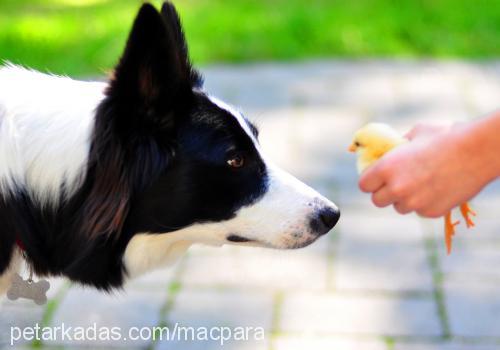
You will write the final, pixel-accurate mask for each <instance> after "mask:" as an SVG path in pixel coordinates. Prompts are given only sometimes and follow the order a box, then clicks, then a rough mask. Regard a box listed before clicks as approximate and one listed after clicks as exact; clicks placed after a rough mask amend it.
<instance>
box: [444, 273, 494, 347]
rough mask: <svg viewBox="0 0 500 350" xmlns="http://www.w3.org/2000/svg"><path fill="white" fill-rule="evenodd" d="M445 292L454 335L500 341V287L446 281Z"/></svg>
mask: <svg viewBox="0 0 500 350" xmlns="http://www.w3.org/2000/svg"><path fill="white" fill-rule="evenodd" d="M490 268H494V267H493V266H490ZM444 291H445V301H446V309H447V312H448V318H449V323H450V328H451V333H452V334H453V335H456V336H463V337H497V338H500V322H498V317H499V316H498V315H500V284H497V285H496V286H484V285H478V284H477V283H473V282H472V283H469V284H468V285H465V284H463V283H453V282H446V283H445V284H444Z"/></svg>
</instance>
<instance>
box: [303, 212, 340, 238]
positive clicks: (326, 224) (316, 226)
mask: <svg viewBox="0 0 500 350" xmlns="http://www.w3.org/2000/svg"><path fill="white" fill-rule="evenodd" d="M339 219H340V211H339V210H338V209H337V208H334V207H324V208H322V209H320V210H318V212H317V213H315V214H313V217H312V218H311V221H310V223H309V224H310V226H311V229H312V231H313V232H314V233H316V234H317V235H318V236H321V235H324V234H325V233H327V232H328V231H330V230H331V229H332V228H333V227H334V226H335V225H336V224H337V222H338V221H339Z"/></svg>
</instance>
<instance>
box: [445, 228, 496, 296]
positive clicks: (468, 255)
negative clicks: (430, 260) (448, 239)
mask: <svg viewBox="0 0 500 350" xmlns="http://www.w3.org/2000/svg"><path fill="white" fill-rule="evenodd" d="M464 234H466V233H464ZM477 234H478V235H479V234H481V233H479V232H478V233H477ZM440 255H441V258H440V262H441V268H442V271H443V272H444V274H445V278H446V280H447V281H453V282H461V283H463V284H464V285H470V284H471V283H474V284H488V285H491V286H496V287H497V288H498V291H499V292H500V271H499V270H498V269H496V268H495V267H496V266H500V245H498V244H496V245H491V246H487V245H483V246H476V245H467V244H465V243H464V242H463V241H459V240H457V241H455V242H454V248H453V251H452V254H451V255H446V253H445V252H444V251H441V252H440Z"/></svg>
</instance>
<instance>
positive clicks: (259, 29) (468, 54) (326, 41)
mask: <svg viewBox="0 0 500 350" xmlns="http://www.w3.org/2000/svg"><path fill="white" fill-rule="evenodd" d="M154 3H156V4H157V5H159V4H160V1H154ZM139 4H140V1H136V0H30V1H27V0H2V1H0V53H1V55H2V58H3V59H9V60H12V61H14V62H20V63H23V64H26V65H29V66H31V67H35V68H39V69H50V70H51V71H54V72H60V73H66V74H72V75H75V74H76V75H95V74H99V73H101V72H102V71H105V70H108V69H110V68H111V67H112V66H113V65H114V64H115V63H116V60H117V57H118V55H119V54H120V52H121V50H122V47H123V43H124V41H125V39H126V36H127V33H128V30H129V29H130V23H131V21H132V20H133V18H134V15H135V12H136V10H137V7H138V5H139ZM176 6H177V8H178V10H179V11H180V13H181V15H182V18H183V22H184V26H185V29H186V33H187V38H188V41H189V44H190V48H191V55H192V58H193V60H194V62H195V63H196V64H208V63H221V62H239V63H243V62H254V61H263V60H264V61H269V60H273V61H274V60H286V61H290V60H297V59H308V58H326V57H345V58H366V57H378V58H380V57H398V58H430V57H435V58H494V57H496V56H498V55H499V54H500V45H499V42H498V38H499V36H500V20H499V18H500V6H499V4H498V2H497V1H491V0H477V1H469V0H437V1H432V0H418V1H417V0H405V1H397V0H357V1H336V0H309V1H306V0H273V1H265V0H236V1H231V0H180V1H176Z"/></svg>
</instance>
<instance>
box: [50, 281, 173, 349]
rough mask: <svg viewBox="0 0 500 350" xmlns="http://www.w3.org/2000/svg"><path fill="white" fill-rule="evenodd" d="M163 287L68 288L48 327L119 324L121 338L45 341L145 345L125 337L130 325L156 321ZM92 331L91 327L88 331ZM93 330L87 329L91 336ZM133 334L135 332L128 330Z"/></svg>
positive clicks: (148, 324)
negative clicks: (107, 290)
mask: <svg viewBox="0 0 500 350" xmlns="http://www.w3.org/2000/svg"><path fill="white" fill-rule="evenodd" d="M166 296H167V292H166V291H158V290H151V291H144V290H141V291H140V290H132V291H129V292H127V293H125V292H117V293H115V294H111V295H107V294H104V293H102V292H98V291H95V290H93V289H83V288H79V287H73V288H71V289H70V290H69V291H68V293H67V295H66V297H65V298H64V300H63V301H62V302H61V304H60V305H59V307H58V308H57V310H56V313H55V315H54V317H53V319H52V322H51V326H52V327H58V326H59V327H61V326H62V325H63V324H64V325H65V326H66V327H73V329H74V328H75V327H85V328H93V327H94V325H95V327H96V328H97V330H98V332H100V329H101V327H106V329H108V330H109V329H111V328H112V327H119V329H120V334H121V336H122V339H121V340H113V339H111V340H110V339H108V338H106V337H105V338H104V339H96V340H94V339H92V338H91V339H90V340H78V339H75V338H72V339H68V338H65V339H62V337H59V338H58V339H54V340H52V341H48V342H47V344H49V345H52V346H53V345H63V346H70V347H73V346H82V345H85V346H90V347H94V346H111V345H112V346H120V347H131V348H134V347H140V346H147V345H148V344H149V343H150V341H149V340H137V341H135V340H131V339H129V337H128V335H129V333H128V332H129V330H130V329H132V327H138V328H139V329H140V328H142V327H153V326H156V325H157V324H158V323H159V316H160V309H161V307H162V305H163V304H164V303H165V300H166ZM91 332H93V331H91ZM92 334H93V333H91V336H92V337H93V335H92ZM132 336H134V337H135V334H132Z"/></svg>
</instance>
